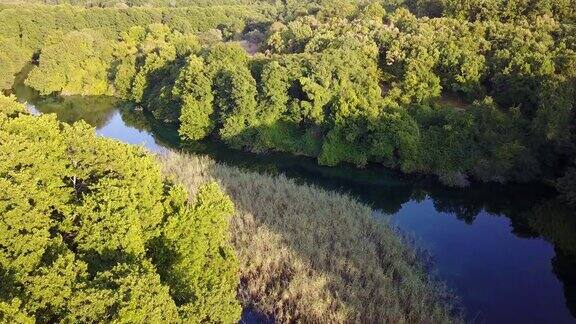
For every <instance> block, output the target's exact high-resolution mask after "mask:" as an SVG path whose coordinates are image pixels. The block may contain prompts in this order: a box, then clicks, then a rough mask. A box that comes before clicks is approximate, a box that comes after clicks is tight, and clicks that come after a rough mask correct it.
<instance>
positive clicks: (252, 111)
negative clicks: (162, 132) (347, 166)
mask: <svg viewBox="0 0 576 324" xmlns="http://www.w3.org/2000/svg"><path fill="white" fill-rule="evenodd" d="M573 2H574V1H568V0H565V1H545V0H541V1H523V0H517V1H499V0H494V1H484V2H482V3H478V2H476V1H464V0H458V1H455V0H453V1H448V0H437V1H435V0H429V1H407V2H405V3H402V2H401V1H400V2H393V1H384V2H382V3H380V2H356V1H339V2H334V1H324V2H322V1H320V2H314V1H311V2H308V3H302V2H299V3H295V2H286V3H272V2H257V3H248V2H244V1H232V2H223V3H222V5H216V6H205V3H203V2H201V1H200V2H198V3H197V4H196V3H192V4H193V5H194V6H187V7H179V6H178V3H174V4H170V6H173V8H168V7H160V8H149V7H130V6H135V4H128V5H129V6H128V7H126V8H124V9H118V8H116V7H117V6H116V5H115V4H113V5H111V6H108V5H106V4H101V6H102V7H104V8H100V7H97V8H93V7H90V6H92V5H94V4H93V3H85V4H84V5H86V6H87V7H89V8H85V7H84V6H69V5H68V6H67V5H64V6H62V5H55V6H44V5H24V4H20V5H6V6H5V7H4V9H3V10H1V11H0V18H1V19H0V21H2V23H1V25H0V35H2V36H0V37H1V38H0V45H2V47H1V48H0V53H1V54H2V55H1V56H0V60H2V65H3V66H6V67H7V68H6V69H3V71H2V73H3V75H2V77H1V79H2V81H1V83H2V86H3V87H4V88H10V86H11V82H12V80H13V76H14V74H15V73H17V72H18V71H19V70H21V69H22V67H23V66H24V65H25V64H26V63H27V62H29V61H30V60H31V59H32V60H34V62H35V64H37V67H36V68H34V69H33V70H32V72H31V73H30V74H29V76H28V78H27V80H26V83H27V84H28V85H30V86H32V87H34V88H35V89H37V90H38V91H40V93H42V94H46V95H47V94H51V93H60V94H64V95H69V94H84V95H98V94H108V95H115V96H118V97H121V98H123V99H127V100H130V101H132V102H134V103H136V104H137V105H138V106H141V107H143V108H144V109H145V110H146V111H148V112H150V113H151V114H152V115H153V116H154V117H155V118H157V119H158V120H160V121H162V122H165V123H172V124H175V125H177V126H178V127H179V128H180V133H181V135H182V136H183V137H184V138H186V139H188V140H191V141H195V140H200V139H203V138H206V137H215V138H219V139H220V140H222V141H224V142H226V143H228V144H229V145H230V146H232V147H236V148H244V149H248V150H252V151H258V152H260V151H266V150H279V151H287V152H291V153H294V154H302V155H307V156H314V157H317V158H318V162H319V163H321V164H325V165H336V164H338V163H342V162H347V163H353V164H356V165H358V166H363V165H366V164H367V163H372V162H375V163H381V164H383V165H385V166H389V167H394V168H399V169H401V170H402V171H404V172H423V173H433V174H437V175H438V176H440V179H441V180H442V181H443V182H445V183H447V184H451V185H465V184H467V183H468V181H469V180H470V179H477V180H481V181H499V182H504V181H509V180H512V181H528V180H554V179H556V178H558V177H561V176H564V174H566V177H565V178H563V180H561V181H560V185H559V187H560V188H563V189H570V188H569V187H571V186H573V185H572V183H573V180H572V179H573V178H574V171H571V170H572V169H570V167H571V166H572V165H573V162H574V155H575V154H574V152H575V148H574V143H575V141H574V113H573V110H574V107H573V106H574V102H575V93H576V83H575V78H576V38H575V37H574V22H575V19H576V14H575V12H574V10H573V9H572V8H573V6H574V5H575V4H574V3H573ZM32 17H33V18H32ZM247 49H248V51H247ZM255 49H256V50H255ZM565 170H568V171H567V172H566V173H565Z"/></svg>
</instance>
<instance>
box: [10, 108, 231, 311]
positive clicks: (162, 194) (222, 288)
mask: <svg viewBox="0 0 576 324" xmlns="http://www.w3.org/2000/svg"><path fill="white" fill-rule="evenodd" d="M0 157H1V158H0V161H1V162H0V214H2V218H1V219H0V278H1V279H0V280H1V285H0V287H1V288H0V292H1V293H0V296H1V297H0V321H3V322H30V321H32V320H33V319H36V320H37V321H40V322H53V321H71V322H77V321H80V322H100V321H110V322H117V321H122V322H126V321H128V322H180V321H186V322H203V321H211V322H234V321H237V320H238V319H239V316H240V310H241V309H240V305H239V303H238V301H237V300H236V288H237V285H238V280H239V279H238V262H237V260H236V257H235V254H234V252H233V250H232V248H231V246H230V245H229V243H228V234H227V233H228V218H229V217H230V215H231V214H232V213H233V205H232V202H231V200H230V199H229V198H228V196H226V195H225V194H224V193H223V192H222V191H221V190H220V189H219V187H218V185H217V184H215V183H209V184H206V185H203V186H201V187H200V188H198V190H197V193H196V195H195V197H194V198H193V199H192V200H191V202H188V193H187V192H186V191H185V190H184V189H183V187H181V186H179V185H176V184H174V183H172V182H171V181H170V180H168V179H166V178H165V177H163V176H162V174H161V172H160V169H159V167H158V165H157V162H156V160H155V159H154V158H153V157H152V156H150V155H149V154H148V153H146V152H145V151H144V149H142V148H139V147H133V146H129V145H126V144H122V143H119V142H116V141H113V140H109V139H104V138H101V137H97V136H96V135H95V133H94V130H93V129H91V128H90V127H89V126H88V125H87V124H85V123H82V122H80V123H76V124H73V125H68V124H61V123H59V122H58V121H57V120H56V116H55V115H43V116H40V117H36V116H31V115H28V114H27V113H26V112H25V111H24V108H23V106H22V105H20V104H18V103H16V102H15V101H14V99H13V98H9V97H0Z"/></svg>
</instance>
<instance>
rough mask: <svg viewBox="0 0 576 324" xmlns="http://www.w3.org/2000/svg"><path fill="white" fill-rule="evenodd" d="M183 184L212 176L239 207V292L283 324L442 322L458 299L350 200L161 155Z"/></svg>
mask: <svg viewBox="0 0 576 324" xmlns="http://www.w3.org/2000/svg"><path fill="white" fill-rule="evenodd" d="M159 160H160V163H161V165H162V168H163V170H164V173H165V174H166V175H167V176H169V177H170V178H171V179H173V180H174V181H175V182H177V183H179V184H182V185H183V186H184V187H185V188H186V189H188V192H189V194H191V196H194V192H195V189H194V188H198V187H201V186H202V184H204V183H210V182H213V181H216V182H218V183H219V184H220V186H221V187H222V188H223V190H224V191H225V192H226V193H227V194H228V195H230V197H231V198H232V200H233V201H234V204H235V207H236V208H235V214H234V216H233V217H232V220H231V225H230V226H231V227H230V230H231V237H232V244H233V246H234V248H235V250H236V253H237V255H238V259H239V261H240V288H239V298H240V300H241V302H242V304H243V305H244V307H250V308H253V309H255V310H257V311H259V312H261V313H263V314H265V315H267V316H270V317H271V318H273V319H274V320H275V321H277V322H280V323H289V322H306V323H354V322H355V323H375V322H381V323H448V322H458V321H460V318H461V317H460V316H459V313H458V312H457V311H456V310H455V308H454V307H453V306H454V303H453V302H454V300H453V299H452V298H451V297H450V294H448V293H447V291H446V290H445V289H444V288H443V286H442V285H441V284H439V283H438V282H436V281H434V280H432V279H431V278H430V276H429V274H428V273H427V272H426V271H425V270H424V267H423V264H422V263H421V262H420V260H419V257H418V254H417V253H416V252H415V250H413V249H412V248H411V247H410V246H409V245H408V244H406V242H404V241H403V240H402V239H401V238H400V237H399V235H398V234H397V233H396V232H394V231H393V230H392V229H391V228H390V227H389V225H388V224H386V223H384V222H381V221H377V220H376V219H374V218H373V217H372V210H371V209H370V208H369V207H368V206H366V205H364V204H362V203H359V202H358V201H356V200H355V199H353V198H352V197H350V196H347V195H344V194H340V193H335V192H329V191H325V190H322V189H319V188H316V187H314V186H310V185H302V184H296V183H295V182H294V181H293V180H290V179H288V178H286V177H285V176H282V175H279V176H271V175H266V174H258V173H253V172H246V171H242V170H240V169H238V168H235V167H230V166H226V165H223V164H218V163H215V162H214V161H212V160H211V159H209V158H207V157H198V156H192V155H186V154H178V153H174V152H170V153H167V154H164V155H161V156H159Z"/></svg>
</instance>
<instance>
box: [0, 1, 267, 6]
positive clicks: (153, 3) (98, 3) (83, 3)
mask: <svg viewBox="0 0 576 324" xmlns="http://www.w3.org/2000/svg"><path fill="white" fill-rule="evenodd" d="M276 2H277V1H276V0H0V4H44V5H72V6H83V7H88V8H90V7H102V8H106V7H114V8H125V7H193V6H220V5H253V4H259V5H260V4H275V3H276Z"/></svg>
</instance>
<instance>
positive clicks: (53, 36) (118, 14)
mask: <svg viewBox="0 0 576 324" xmlns="http://www.w3.org/2000/svg"><path fill="white" fill-rule="evenodd" d="M274 12H275V9H274V7H272V6H250V5H227V6H210V7H186V8H128V9H116V8H89V9H85V8H81V7H72V6H67V5H63V6H43V5H11V6H6V7H5V8H4V9H2V10H0V66H2V69H1V71H0V86H1V87H2V89H9V88H11V83H12V81H13V80H14V75H15V74H16V73H18V72H19V71H20V70H21V69H22V68H23V66H24V65H25V64H26V63H27V62H29V61H30V60H31V59H32V58H33V56H34V55H38V53H39V52H40V50H41V49H42V48H44V47H45V46H51V45H54V44H55V43H58V42H60V41H62V38H63V37H66V34H67V33H70V32H75V31H84V30H86V29H90V30H92V31H91V32H90V33H91V34H92V36H93V37H97V38H101V39H104V40H106V41H108V43H109V44H111V43H112V42H113V41H114V40H116V39H117V38H118V36H119V35H120V34H121V33H122V32H125V31H126V30H128V29H129V28H130V27H133V26H144V27H145V26H148V25H150V24H154V23H163V24H165V25H167V26H169V27H170V28H172V29H174V30H178V31H180V32H182V33H201V32H208V34H210V33H211V34H217V35H220V37H223V38H226V39H227V38H233V37H234V36H235V35H237V34H239V33H241V32H242V31H244V29H245V27H246V25H248V24H255V23H258V22H263V21H267V20H269V19H270V17H271V16H272V15H273V13H274ZM65 50H66V49H65V48H63V49H61V51H65ZM96 54H98V53H96Z"/></svg>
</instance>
